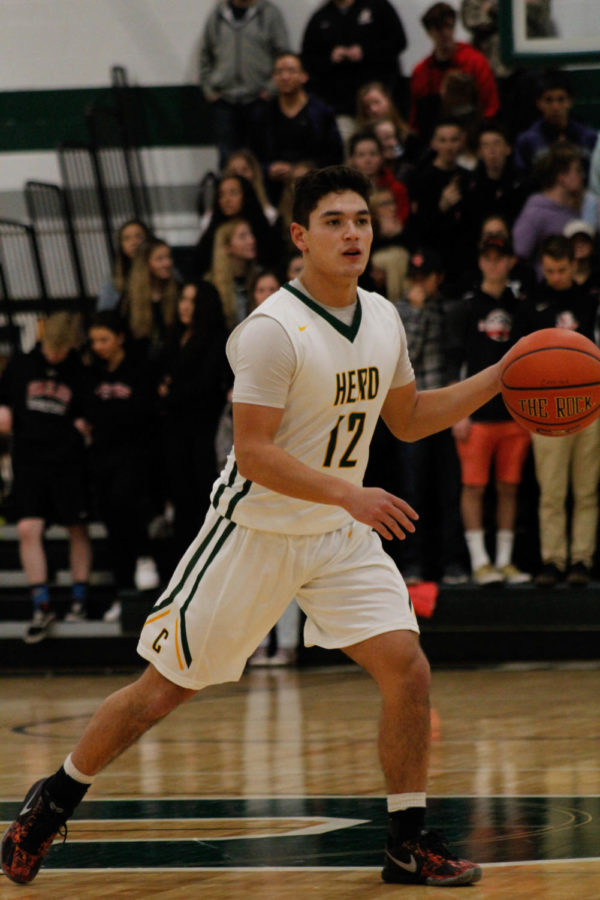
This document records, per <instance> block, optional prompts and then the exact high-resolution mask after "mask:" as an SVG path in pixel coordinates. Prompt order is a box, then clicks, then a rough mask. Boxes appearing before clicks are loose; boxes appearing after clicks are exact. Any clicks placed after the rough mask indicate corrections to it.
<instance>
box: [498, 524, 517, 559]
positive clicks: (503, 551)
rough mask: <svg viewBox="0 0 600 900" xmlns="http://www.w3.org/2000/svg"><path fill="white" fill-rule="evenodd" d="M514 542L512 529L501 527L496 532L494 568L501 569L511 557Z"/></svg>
mask: <svg viewBox="0 0 600 900" xmlns="http://www.w3.org/2000/svg"><path fill="white" fill-rule="evenodd" d="M514 542H515V533H514V531H509V530H508V528H501V529H500V531H498V533H497V534H496V568H497V569H502V568H503V567H504V566H507V565H508V564H509V563H510V561H511V559H512V552H513V544H514Z"/></svg>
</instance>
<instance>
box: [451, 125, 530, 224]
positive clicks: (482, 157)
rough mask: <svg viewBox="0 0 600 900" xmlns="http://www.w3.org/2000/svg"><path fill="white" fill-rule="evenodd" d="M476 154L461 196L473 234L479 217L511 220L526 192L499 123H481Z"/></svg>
mask: <svg viewBox="0 0 600 900" xmlns="http://www.w3.org/2000/svg"><path fill="white" fill-rule="evenodd" d="M477 155H478V157H479V162H478V164H477V167H476V169H475V171H474V172H473V175H472V176H471V179H470V182H469V188H468V191H467V196H466V198H465V200H466V204H467V207H468V210H469V212H468V216H469V219H470V220H471V224H472V230H473V233H475V234H478V233H479V231H480V229H481V224H482V222H483V220H484V219H487V218H489V217H490V216H501V217H503V218H504V219H506V220H507V221H508V222H511V223H512V222H514V221H515V219H516V218H517V216H518V215H519V213H520V212H521V209H522V208H523V205H524V203H525V200H526V199H527V196H528V194H529V188H528V185H527V183H526V181H525V179H524V176H523V175H522V174H520V173H519V172H517V170H516V167H515V164H514V160H513V158H512V155H511V147H510V144H509V142H508V139H507V137H506V134H505V132H504V130H503V129H502V126H500V125H493V124H490V125H484V126H483V128H482V129H481V131H480V133H479V139H478V145H477Z"/></svg>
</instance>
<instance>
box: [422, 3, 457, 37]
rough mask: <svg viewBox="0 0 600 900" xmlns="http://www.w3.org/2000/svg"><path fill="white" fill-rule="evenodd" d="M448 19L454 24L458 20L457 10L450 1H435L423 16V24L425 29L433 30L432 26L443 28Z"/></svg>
mask: <svg viewBox="0 0 600 900" xmlns="http://www.w3.org/2000/svg"><path fill="white" fill-rule="evenodd" d="M448 19H451V20H452V23H453V24H454V22H456V10H455V9H453V8H452V7H451V6H450V4H449V3H434V4H433V6H430V7H429V9H427V10H425V12H424V13H423V15H422V16H421V25H422V26H423V28H424V29H425V31H431V29H432V28H443V26H444V25H445V24H446V22H447V21H448Z"/></svg>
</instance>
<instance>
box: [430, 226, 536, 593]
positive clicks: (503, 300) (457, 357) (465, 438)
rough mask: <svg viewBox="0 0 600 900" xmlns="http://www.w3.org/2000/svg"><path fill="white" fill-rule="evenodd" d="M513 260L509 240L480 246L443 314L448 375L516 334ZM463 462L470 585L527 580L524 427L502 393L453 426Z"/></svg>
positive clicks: (496, 352)
mask: <svg viewBox="0 0 600 900" xmlns="http://www.w3.org/2000/svg"><path fill="white" fill-rule="evenodd" d="M514 262H515V259H514V256H513V252H512V247H511V246H510V243H509V241H508V240H507V239H506V238H504V237H488V238H486V239H485V240H484V241H483V242H482V244H481V246H480V249H479V267H480V269H481V274H482V278H481V284H480V286H479V287H478V288H477V289H476V290H475V291H473V292H470V293H468V294H467V295H466V296H465V297H464V299H463V300H462V301H460V302H459V303H458V304H456V305H455V306H454V307H453V308H452V309H451V311H450V313H449V315H448V326H447V327H448V346H449V351H448V352H449V356H450V360H451V377H452V380H453V381H457V380H458V379H459V377H460V372H461V369H462V368H463V366H464V367H465V368H464V373H465V377H469V376H470V375H474V374H475V373H476V372H480V371H481V370H482V369H484V368H485V367H486V366H489V365H492V364H493V363H496V362H498V360H499V359H500V358H501V357H502V356H503V355H504V354H505V353H506V351H507V350H509V349H510V347H511V346H512V344H514V343H515V342H516V340H517V337H518V333H517V327H516V325H515V315H516V313H517V310H518V307H519V305H520V301H519V300H518V299H517V298H516V297H515V295H514V294H513V292H512V290H511V289H510V282H509V278H510V271H511V269H512V267H513V265H514ZM452 433H453V435H454V438H455V440H456V448H457V451H458V455H459V457H460V462H461V472H462V491H461V503H460V506H461V513H462V520H463V526H464V529H465V538H466V541H467V547H468V549H469V556H470V560H471V573H472V578H473V581H474V582H475V584H478V585H481V586H485V585H489V584H495V583H499V582H505V583H506V584H522V583H524V582H527V581H530V580H531V576H530V575H529V574H528V573H525V572H521V571H520V570H519V569H518V568H517V567H516V566H515V565H514V563H513V561H512V555H513V545H514V538H515V523H516V519H517V493H518V488H519V484H520V482H521V476H522V472H523V465H524V462H525V458H526V456H527V451H528V449H529V444H530V440H529V433H528V432H527V431H525V429H524V428H522V427H521V426H520V425H518V424H517V422H515V421H514V420H513V419H512V418H511V416H510V413H509V412H508V410H507V409H506V406H505V405H504V402H503V400H502V397H501V396H500V395H497V396H496V397H494V398H493V399H492V400H490V401H489V402H488V403H486V404H484V406H482V407H480V408H479V409H478V410H476V411H475V412H474V413H473V414H472V415H471V416H469V417H468V418H466V419H463V420H462V421H460V422H457V423H456V425H454V426H453V428H452ZM492 463H493V465H494V475H495V488H496V514H495V522H496V528H497V531H496V541H495V544H496V547H495V560H494V564H492V562H491V560H490V557H489V555H488V552H487V549H486V545H485V532H484V494H485V490H486V487H487V485H488V484H489V481H490V475H491V468H492Z"/></svg>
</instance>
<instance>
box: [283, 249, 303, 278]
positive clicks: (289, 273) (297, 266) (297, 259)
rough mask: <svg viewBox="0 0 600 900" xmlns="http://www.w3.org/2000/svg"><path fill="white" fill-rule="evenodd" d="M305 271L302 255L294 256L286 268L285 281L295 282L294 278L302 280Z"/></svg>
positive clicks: (290, 258) (295, 254)
mask: <svg viewBox="0 0 600 900" xmlns="http://www.w3.org/2000/svg"><path fill="white" fill-rule="evenodd" d="M303 269H304V257H303V256H302V254H301V253H294V254H292V255H291V256H290V257H289V259H288V261H287V265H286V267H285V280H286V281H293V280H294V278H300V276H301V275H302V271H303Z"/></svg>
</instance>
